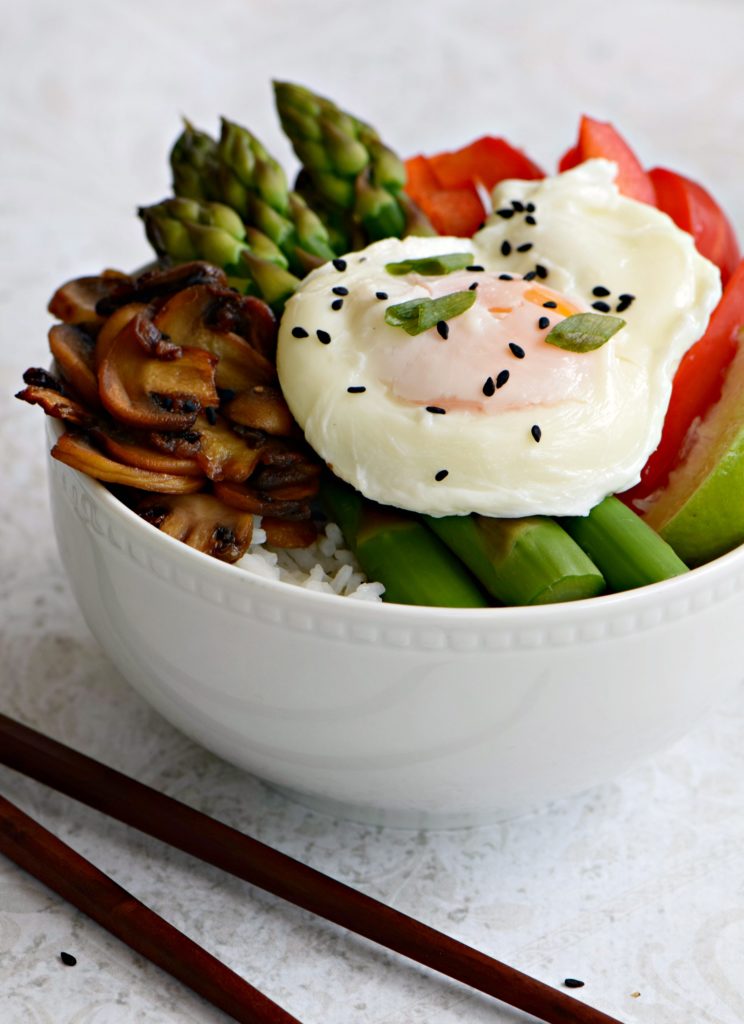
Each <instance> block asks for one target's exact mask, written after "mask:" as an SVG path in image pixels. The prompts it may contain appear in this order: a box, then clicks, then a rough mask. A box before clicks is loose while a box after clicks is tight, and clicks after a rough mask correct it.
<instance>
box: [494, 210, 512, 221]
mask: <svg viewBox="0 0 744 1024" xmlns="http://www.w3.org/2000/svg"><path fill="white" fill-rule="evenodd" d="M496 213H498V215H499V217H503V218H504V220H508V219H509V218H510V217H513V216H514V210H511V209H509V207H505V208H504V209H503V210H497V211H496Z"/></svg>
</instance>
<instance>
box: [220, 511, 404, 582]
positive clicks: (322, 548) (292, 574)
mask: <svg viewBox="0 0 744 1024" xmlns="http://www.w3.org/2000/svg"><path fill="white" fill-rule="evenodd" d="M343 545H344V538H343V534H342V533H341V530H340V529H339V528H338V526H336V524H335V523H328V525H327V526H326V528H325V530H324V532H323V533H322V534H321V536H320V537H319V538H318V540H317V541H316V542H315V543H314V544H311V546H310V547H309V548H281V549H280V548H271V547H267V546H266V531H265V530H262V529H261V519H260V517H259V516H254V517H253V537H252V540H251V546H250V547H249V548H248V551H247V552H246V553H245V554H244V555H243V557H242V558H239V559H238V561H237V562H236V563H235V565H237V566H238V568H240V569H245V571H246V572H251V573H253V574H254V575H255V576H263V577H265V578H266V579H270V580H280V581H281V582H282V583H291V584H292V586H295V587H304V588H305V589H306V590H317V591H320V592H321V593H326V594H339V595H340V596H341V597H350V598H353V599H355V600H357V601H381V600H382V594H383V592H384V590H385V587H384V585H383V584H382V583H371V582H369V581H368V580H367V578H366V576H365V575H364V573H363V572H362V570H361V569H360V568H359V564H358V562H357V560H356V559H355V558H354V555H353V554H352V553H351V551H349V550H348V548H345V547H344V546H343Z"/></svg>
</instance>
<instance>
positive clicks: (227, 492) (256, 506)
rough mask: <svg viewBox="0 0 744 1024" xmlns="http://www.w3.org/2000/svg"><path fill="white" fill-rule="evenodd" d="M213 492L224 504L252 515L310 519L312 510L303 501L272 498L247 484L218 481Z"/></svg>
mask: <svg viewBox="0 0 744 1024" xmlns="http://www.w3.org/2000/svg"><path fill="white" fill-rule="evenodd" d="M214 493H215V494H216V495H217V497H218V498H221V499H222V500H223V501H224V502H225V503H226V504H228V505H232V506H234V507H235V508H239V509H242V511H243V512H251V513H252V514H253V515H254V516H273V517H276V518H277V519H292V520H299V519H310V518H311V516H312V512H311V509H310V506H309V505H308V504H307V502H305V501H284V500H282V499H281V498H276V499H275V498H273V497H272V496H271V495H270V494H267V493H265V492H264V491H259V490H257V489H256V488H255V487H249V486H248V485H247V484H240V483H233V482H232V481H219V482H217V483H215V485H214Z"/></svg>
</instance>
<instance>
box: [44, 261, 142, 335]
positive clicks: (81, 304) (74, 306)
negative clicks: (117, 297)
mask: <svg viewBox="0 0 744 1024" xmlns="http://www.w3.org/2000/svg"><path fill="white" fill-rule="evenodd" d="M131 280H132V279H131V278H130V277H129V275H128V274H122V273H121V272H120V271H118V270H104V272H103V273H102V274H99V276H98V277H77V278H75V279H74V280H72V281H66V282H65V284H63V285H62V286H61V287H60V288H58V289H57V291H56V292H55V293H54V295H53V296H52V297H51V299H50V301H49V307H48V308H49V312H50V313H51V314H52V315H53V316H56V317H59V319H60V320H62V321H63V322H64V323H66V324H88V325H90V326H91V327H97V326H99V325H100V324H102V323H103V320H104V315H102V314H101V312H100V311H99V310H98V306H99V304H100V303H102V302H104V301H105V300H106V299H107V298H109V297H110V296H111V295H113V294H115V293H116V292H117V290H119V289H120V288H121V287H122V285H126V284H128V283H131Z"/></svg>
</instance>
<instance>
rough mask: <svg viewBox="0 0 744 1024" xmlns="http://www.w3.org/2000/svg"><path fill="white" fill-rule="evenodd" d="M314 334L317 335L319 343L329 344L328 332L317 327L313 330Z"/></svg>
mask: <svg viewBox="0 0 744 1024" xmlns="http://www.w3.org/2000/svg"><path fill="white" fill-rule="evenodd" d="M315 334H316V335H317V338H318V341H319V342H320V343H321V345H330V343H331V336H330V334H329V333H328V331H321V330H320V329H318V330H317V331H316V332H315Z"/></svg>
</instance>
